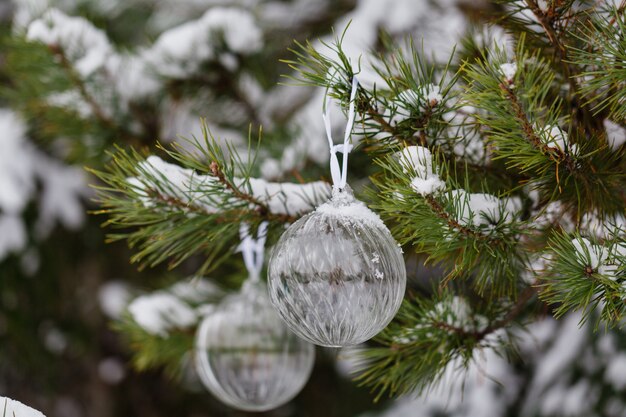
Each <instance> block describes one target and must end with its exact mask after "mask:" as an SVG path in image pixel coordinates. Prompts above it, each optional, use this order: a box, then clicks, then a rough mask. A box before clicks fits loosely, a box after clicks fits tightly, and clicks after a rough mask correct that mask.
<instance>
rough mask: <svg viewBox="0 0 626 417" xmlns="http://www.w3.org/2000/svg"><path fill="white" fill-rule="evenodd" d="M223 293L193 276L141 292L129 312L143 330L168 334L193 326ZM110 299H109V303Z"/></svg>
mask: <svg viewBox="0 0 626 417" xmlns="http://www.w3.org/2000/svg"><path fill="white" fill-rule="evenodd" d="M223 295H224V293H223V291H222V290H221V289H220V288H219V287H218V286H216V285H215V284H213V283H212V282H210V281H208V280H206V279H203V278H193V279H190V280H185V281H180V282H177V283H176V284H174V285H172V286H171V287H169V288H166V289H163V290H159V291H155V292H152V293H149V294H143V295H140V296H139V297H137V298H135V299H134V300H133V301H132V302H130V304H129V305H128V312H129V313H130V316H131V318H132V319H133V321H134V322H135V323H137V325H139V326H140V327H141V328H142V329H143V330H145V331H146V332H148V333H150V334H152V335H155V336H160V337H163V338H167V337H168V335H169V333H170V332H171V331H172V330H175V329H187V328H189V327H192V326H194V325H195V324H196V323H197V322H198V319H199V318H200V317H201V316H203V315H205V314H209V313H210V311H211V309H210V307H211V306H212V305H213V304H212V303H211V302H212V301H217V300H219V299H220V298H221V297H222V296H223ZM113 301H114V300H109V301H108V304H112V303H113Z"/></svg>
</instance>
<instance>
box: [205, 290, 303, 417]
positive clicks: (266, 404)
mask: <svg viewBox="0 0 626 417" xmlns="http://www.w3.org/2000/svg"><path fill="white" fill-rule="evenodd" d="M314 359H315V347H314V346H313V345H312V344H310V343H308V342H306V341H304V340H302V339H300V338H299V337H297V336H296V335H295V334H293V333H292V332H291V331H290V330H289V329H288V328H287V326H285V324H284V323H283V321H282V320H281V319H280V317H278V315H277V314H276V311H275V309H274V308H273V307H272V305H271V304H270V301H269V299H268V296H267V287H266V286H265V284H264V283H263V282H253V281H250V280H249V281H247V282H246V283H245V284H244V287H243V288H242V291H241V292H240V293H238V294H235V295H232V296H230V297H227V298H226V299H224V301H223V302H222V303H221V304H220V305H219V306H218V307H217V309H216V310H215V312H214V313H211V314H210V315H208V316H207V317H206V318H205V319H204V320H203V321H202V323H201V325H200V327H199V328H198V333H197V336H196V369H197V371H198V374H199V375H200V378H201V379H202V382H203V383H204V385H205V386H206V387H207V388H208V389H209V391H211V392H212V393H213V394H214V395H215V396H216V397H217V398H218V399H220V400H221V401H223V402H224V403H226V404H228V405H230V406H232V407H235V408H239V409H242V410H248V411H264V410H269V409H272V408H276V407H278V406H280V405H282V404H284V403H286V402H287V401H289V400H290V399H292V398H293V397H294V396H296V395H297V394H298V393H299V392H300V390H301V389H302V388H303V387H304V385H305V384H306V382H307V380H308V379H309V375H310V374H311V370H312V368H313V361H314Z"/></svg>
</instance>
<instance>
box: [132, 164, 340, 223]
mask: <svg viewBox="0 0 626 417" xmlns="http://www.w3.org/2000/svg"><path fill="white" fill-rule="evenodd" d="M138 172H139V173H140V175H139V176H137V177H131V178H128V179H127V182H128V184H129V185H130V186H131V187H133V188H134V190H135V191H136V192H137V195H138V196H139V197H140V199H141V201H142V202H143V204H144V206H146V207H150V206H153V205H155V204H156V201H155V200H154V198H155V196H153V195H151V194H150V193H149V192H148V191H149V190H152V191H156V192H158V193H159V196H157V197H156V198H160V199H161V200H162V199H163V197H165V200H168V199H169V198H173V199H176V200H178V201H181V202H182V203H184V204H187V205H192V206H194V207H199V208H201V209H202V210H204V211H205V212H206V213H218V212H220V211H221V210H224V209H228V208H229V206H232V205H235V204H238V203H241V202H245V201H242V199H241V195H239V192H242V193H245V194H246V195H247V196H249V197H251V198H252V199H253V200H254V201H256V202H259V203H261V204H263V205H264V206H266V207H267V209H268V210H269V211H270V213H272V214H276V215H288V216H298V215H302V214H304V213H307V212H309V211H311V210H313V209H314V208H315V207H316V206H317V205H319V204H321V203H322V202H324V201H326V200H327V199H328V197H329V195H330V189H331V187H330V185H329V184H328V183H326V182H323V181H314V182H310V183H306V184H293V183H278V182H269V181H266V180H264V179H260V178H249V179H245V178H237V177H235V178H234V180H233V184H232V187H234V189H229V187H228V186H227V185H225V184H224V183H222V182H221V180H220V178H218V177H217V176H214V175H201V174H197V173H196V172H194V171H193V170H191V169H186V168H182V167H180V166H178V165H175V164H171V163H168V162H165V161H163V160H162V159H160V158H159V157H157V156H150V157H149V158H148V159H147V160H145V161H144V162H141V163H140V164H139V167H138ZM225 202H226V204H225ZM246 204H248V203H246ZM249 205H250V208H251V209H254V208H255V207H254V203H249Z"/></svg>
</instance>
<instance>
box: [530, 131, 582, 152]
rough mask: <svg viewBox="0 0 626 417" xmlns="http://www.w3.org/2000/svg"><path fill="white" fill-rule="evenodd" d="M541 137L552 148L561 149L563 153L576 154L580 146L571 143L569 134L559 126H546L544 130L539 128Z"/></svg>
mask: <svg viewBox="0 0 626 417" xmlns="http://www.w3.org/2000/svg"><path fill="white" fill-rule="evenodd" d="M538 133H539V137H540V138H541V140H542V141H543V143H545V144H546V145H548V146H549V147H551V148H555V149H559V150H560V151H562V152H566V151H567V152H569V153H571V154H574V155H575V154H576V152H577V150H578V146H577V145H576V144H573V143H570V142H569V136H568V134H567V132H564V131H563V130H562V129H561V128H560V127H559V126H555V125H546V126H545V127H543V128H538Z"/></svg>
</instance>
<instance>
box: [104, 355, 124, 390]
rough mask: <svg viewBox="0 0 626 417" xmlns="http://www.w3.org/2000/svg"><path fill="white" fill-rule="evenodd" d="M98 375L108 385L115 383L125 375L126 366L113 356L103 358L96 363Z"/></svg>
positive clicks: (120, 380)
mask: <svg viewBox="0 0 626 417" xmlns="http://www.w3.org/2000/svg"><path fill="white" fill-rule="evenodd" d="M98 376H99V377H100V379H101V380H102V381H103V382H104V383H106V384H108V385H117V384H119V383H120V382H122V380H123V379H124V378H125V377H126V368H125V367H124V364H123V363H122V361H120V360H119V359H117V358H115V357H110V358H105V359H102V360H101V361H100V363H98Z"/></svg>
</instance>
